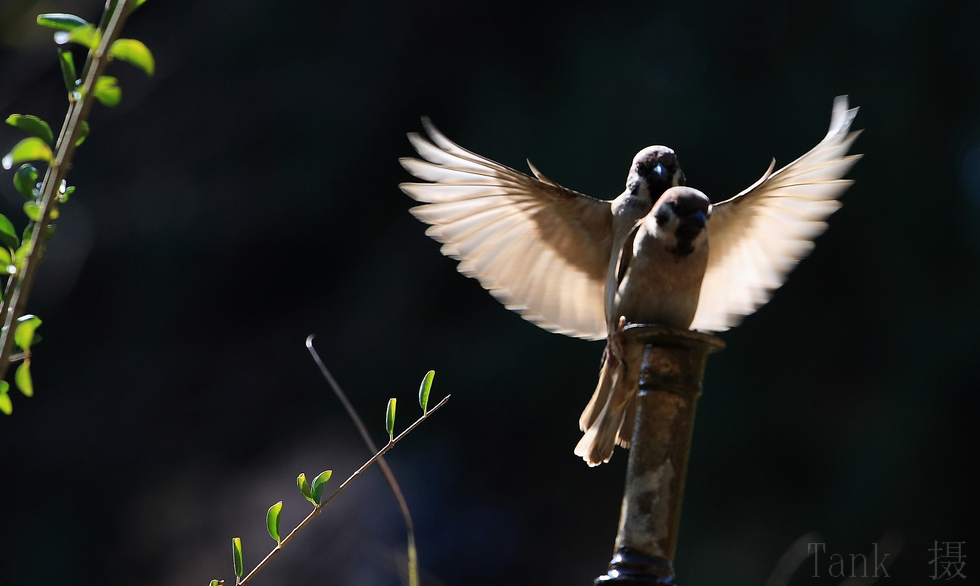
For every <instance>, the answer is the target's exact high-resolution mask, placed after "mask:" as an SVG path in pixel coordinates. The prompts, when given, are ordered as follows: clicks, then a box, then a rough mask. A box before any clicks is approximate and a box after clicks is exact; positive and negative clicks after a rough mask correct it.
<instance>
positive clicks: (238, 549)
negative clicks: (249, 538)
mask: <svg viewBox="0 0 980 586" xmlns="http://www.w3.org/2000/svg"><path fill="white" fill-rule="evenodd" d="M231 555H232V556H233V557H234V558H235V575H236V576H238V577H239V578H241V577H242V574H244V573H245V565H244V564H243V563H242V540H241V538H240V537H233V538H232V539H231Z"/></svg>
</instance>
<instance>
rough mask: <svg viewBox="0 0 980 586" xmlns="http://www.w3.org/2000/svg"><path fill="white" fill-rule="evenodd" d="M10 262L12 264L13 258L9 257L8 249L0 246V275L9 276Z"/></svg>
mask: <svg viewBox="0 0 980 586" xmlns="http://www.w3.org/2000/svg"><path fill="white" fill-rule="evenodd" d="M11 262H13V258H11V257H10V249H9V248H6V247H4V246H0V273H3V274H9V272H10V271H9V268H8V267H10V263H11ZM15 270H16V269H15Z"/></svg>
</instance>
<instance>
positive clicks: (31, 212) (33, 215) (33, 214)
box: [24, 201, 41, 222]
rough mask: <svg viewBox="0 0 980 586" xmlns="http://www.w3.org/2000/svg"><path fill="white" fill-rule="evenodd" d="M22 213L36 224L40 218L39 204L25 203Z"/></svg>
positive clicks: (33, 202) (34, 202)
mask: <svg viewBox="0 0 980 586" xmlns="http://www.w3.org/2000/svg"><path fill="white" fill-rule="evenodd" d="M24 213H25V214H27V217H28V218H30V219H31V220H32V221H34V222H36V221H37V220H38V218H40V217H41V204H39V203H38V202H36V201H25V202H24Z"/></svg>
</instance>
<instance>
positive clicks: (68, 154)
mask: <svg viewBox="0 0 980 586" xmlns="http://www.w3.org/2000/svg"><path fill="white" fill-rule="evenodd" d="M112 4H116V7H115V10H112V15H111V16H110V17H109V20H108V24H106V28H105V31H103V35H102V41H101V42H100V43H99V46H98V47H96V48H95V50H94V51H89V56H88V62H87V64H86V67H85V71H83V73H82V78H83V79H84V81H83V82H82V86H81V88H80V90H79V92H80V94H81V98H80V99H79V100H77V101H76V102H73V103H71V104H70V105H69V106H68V114H67V115H66V116H65V122H64V124H63V125H62V127H61V133H60V134H59V135H58V142H57V148H56V150H55V158H54V161H53V162H52V163H51V164H50V165H48V170H47V171H46V172H45V174H44V181H43V182H42V184H41V200H40V202H41V213H40V214H39V217H38V219H37V222H36V223H35V224H34V230H33V232H32V233H31V238H30V241H29V243H28V248H27V254H26V255H24V262H23V263H22V264H21V268H20V270H19V271H18V272H17V274H16V275H12V276H11V277H10V279H11V280H16V284H15V286H14V289H13V291H12V292H11V293H10V295H9V297H6V296H5V297H4V300H3V302H4V307H3V311H0V314H2V316H3V325H4V328H5V329H4V331H3V334H2V338H0V380H3V378H4V377H5V376H6V374H7V369H8V368H9V366H10V353H11V351H12V350H13V345H14V330H16V329H17V320H18V319H19V318H20V317H21V316H22V315H23V314H24V308H25V307H26V305H27V299H28V297H29V296H30V293H31V287H32V286H33V285H34V278H35V277H36V275H37V269H38V265H40V263H41V257H42V256H43V255H44V238H45V237H46V236H47V232H48V226H49V225H50V224H51V212H52V211H54V208H55V201H56V198H57V195H58V190H59V188H60V187H61V182H62V181H63V180H64V179H65V177H66V176H67V175H68V169H69V167H71V160H72V157H73V156H74V154H75V147H76V144H75V143H76V142H78V136H79V133H81V131H82V122H84V121H85V120H86V119H87V118H88V113H89V110H91V109H92V101H93V100H94V99H95V98H94V96H93V95H92V89H93V88H94V87H95V82H96V80H97V79H98V78H99V77H100V76H101V75H102V72H103V71H105V68H106V65H108V64H109V61H110V59H109V58H108V52H109V47H111V46H112V43H113V42H114V41H115V40H116V39H117V38H118V37H119V33H120V32H121V31H122V27H123V25H124V24H125V23H126V17H127V16H129V12H130V10H129V5H130V4H132V0H120V1H119V2H118V3H116V2H114V1H113V0H108V2H106V11H109V10H110V8H111V7H112ZM8 289H9V287H8Z"/></svg>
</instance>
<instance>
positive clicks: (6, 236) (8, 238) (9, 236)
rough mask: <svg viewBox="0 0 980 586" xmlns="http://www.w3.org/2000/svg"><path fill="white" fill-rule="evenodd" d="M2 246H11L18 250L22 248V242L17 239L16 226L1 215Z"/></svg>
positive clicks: (0, 237)
mask: <svg viewBox="0 0 980 586" xmlns="http://www.w3.org/2000/svg"><path fill="white" fill-rule="evenodd" d="M0 244H3V245H4V246H9V247H10V248H17V247H18V246H20V241H19V240H18V239H17V231H16V230H14V225H13V224H11V223H10V220H8V219H7V216H5V215H3V214H0Z"/></svg>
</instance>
